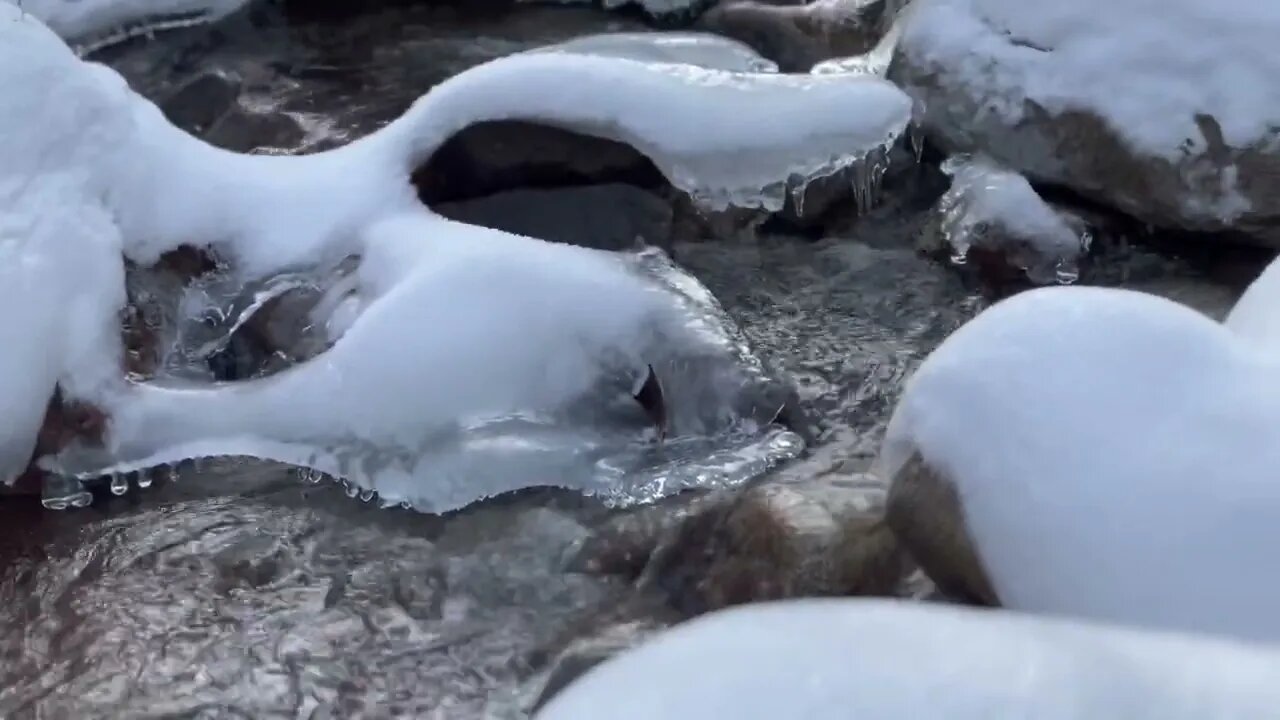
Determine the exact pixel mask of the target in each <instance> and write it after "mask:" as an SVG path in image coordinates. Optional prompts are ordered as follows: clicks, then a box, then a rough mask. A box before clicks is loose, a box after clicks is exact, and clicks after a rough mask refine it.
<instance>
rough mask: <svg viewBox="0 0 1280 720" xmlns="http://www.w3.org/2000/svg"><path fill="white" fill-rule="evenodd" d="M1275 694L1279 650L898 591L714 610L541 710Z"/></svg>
mask: <svg viewBox="0 0 1280 720" xmlns="http://www.w3.org/2000/svg"><path fill="white" fill-rule="evenodd" d="M1278 705H1280V651H1277V650H1275V649H1271V648H1260V647H1252V646H1248V645H1244V644H1237V643H1232V642H1227V641H1222V640H1216V639H1209V638H1201V637H1195V636H1191V635H1175V634H1166V633H1154V632H1140V631H1136V630H1131V629H1126V628H1119V627H1108V626H1104V625H1092V624H1086V623H1080V622H1067V621H1062V620H1050V619H1046V618H1035V617H1029V616H1023V615H1019V614H1015V613H1009V612H1004V611H985V610H973V609H965V608H959V607H954V606H947V605H935V604H923V603H911V602H906V601H893V600H791V601H784V602H774V603H764V604H756V605H747V606H742V607H739V608H734V609H730V610H722V611H719V612H715V613H712V614H710V615H705V616H703V617H701V618H698V619H696V620H692V621H690V622H687V623H684V624H682V625H678V626H676V627H675V628H673V629H670V630H667V631H666V632H664V633H662V634H660V635H658V636H657V637H655V638H653V639H650V640H649V641H648V642H646V643H644V644H643V645H641V646H640V647H639V648H637V649H634V650H631V651H628V652H624V653H623V654H621V655H620V656H618V657H616V658H613V659H612V660H609V661H606V662H605V663H603V664H602V665H599V666H597V667H596V668H593V669H592V670H591V671H589V672H588V673H587V674H586V675H585V676H584V677H582V678H581V679H580V680H578V681H577V682H576V683H574V684H572V685H570V686H569V687H568V688H566V689H565V690H564V691H563V692H562V693H561V694H559V695H557V696H556V697H554V698H553V699H552V700H551V702H549V703H548V704H547V705H546V706H545V707H544V708H543V709H542V710H541V712H539V713H538V714H537V715H536V716H535V717H536V719H537V720H600V719H601V718H609V720H653V719H654V718H681V719H686V718H687V719H690V720H693V719H695V718H697V719H709V718H733V719H734V720H848V719H849V718H904V719H905V718H912V719H914V718H937V719H938V720H991V719H992V718H1036V720H1228V719H1231V720H1235V719H1236V718H1262V717H1270V716H1271V715H1273V714H1274V713H1275V708H1276V707H1277V706H1278Z"/></svg>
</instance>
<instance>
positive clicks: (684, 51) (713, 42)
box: [529, 32, 778, 73]
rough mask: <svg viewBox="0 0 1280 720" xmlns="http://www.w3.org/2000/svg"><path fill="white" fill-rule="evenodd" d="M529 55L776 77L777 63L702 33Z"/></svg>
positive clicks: (566, 45) (617, 38)
mask: <svg viewBox="0 0 1280 720" xmlns="http://www.w3.org/2000/svg"><path fill="white" fill-rule="evenodd" d="M529 52H570V53H578V54H585V55H606V56H616V57H624V58H629V59H631V60H640V61H643V62H658V63H685V64H689V65H697V66H698V67H704V68H708V69H712V70H726V71H729V72H744V73H751V72H760V73H776V72H777V71H778V65H777V63H775V62H773V61H772V60H767V59H765V58H763V57H761V56H760V54H759V53H757V52H756V51H755V50H752V49H751V48H750V47H748V46H746V45H744V44H743V43H740V42H738V41H737V40H732V39H730V38H727V37H723V36H721V35H715V34H712V33H703V32H665V33H651V32H619V33H601V34H599V35H584V36H582V37H577V38H573V39H572V40H568V41H566V42H563V43H559V44H556V45H549V46H547V47H545V48H537V49H535V50H531V51H529Z"/></svg>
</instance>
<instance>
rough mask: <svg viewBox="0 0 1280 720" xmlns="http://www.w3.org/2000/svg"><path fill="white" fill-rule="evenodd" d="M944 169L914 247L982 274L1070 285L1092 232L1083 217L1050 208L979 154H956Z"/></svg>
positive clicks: (1019, 179) (1027, 185)
mask: <svg viewBox="0 0 1280 720" xmlns="http://www.w3.org/2000/svg"><path fill="white" fill-rule="evenodd" d="M942 169H943V171H944V172H946V173H947V174H948V175H950V176H951V178H952V181H951V187H950V188H949V189H948V190H947V192H946V193H944V194H943V195H942V197H941V198H940V199H939V200H938V203H937V205H935V207H934V209H933V213H932V215H931V217H930V221H929V222H928V223H927V224H926V225H925V227H924V228H923V231H922V232H921V234H920V237H919V247H920V248H921V250H923V251H925V252H927V253H930V254H939V255H942V256H944V257H948V258H950V259H951V261H952V262H953V263H955V264H957V265H963V264H968V262H969V261H970V260H974V261H975V264H978V265H981V266H983V267H982V270H983V271H984V274H987V275H996V276H999V277H1001V278H1004V279H1008V278H1009V276H1015V277H1018V278H1020V277H1022V276H1025V277H1026V278H1028V279H1030V281H1031V282H1033V283H1035V284H1037V285H1046V284H1051V283H1071V282H1075V280H1076V279H1077V278H1078V277H1079V275H1080V264H1081V261H1082V259H1083V257H1084V255H1085V254H1086V253H1087V252H1088V250H1089V245H1090V243H1091V242H1092V239H1093V235H1092V232H1091V231H1090V229H1089V227H1088V226H1087V225H1086V224H1085V221H1084V219H1083V218H1081V217H1080V216H1078V215H1075V214H1074V213H1070V212H1067V211H1065V210H1060V209H1057V208H1055V207H1052V206H1050V205H1049V204H1048V203H1047V202H1045V201H1044V200H1043V199H1041V197H1040V196H1039V195H1037V194H1036V192H1035V190H1034V189H1032V187H1031V184H1030V183H1028V182H1027V180H1026V179H1025V178H1023V177H1022V176H1021V175H1019V174H1017V173H1015V172H1011V171H1009V170H1007V169H1005V168H1002V167H1000V166H999V165H997V164H995V163H993V162H991V161H990V160H988V159H986V158H984V157H970V156H966V155H958V156H954V157H952V158H950V159H948V160H947V162H945V163H943V166H942Z"/></svg>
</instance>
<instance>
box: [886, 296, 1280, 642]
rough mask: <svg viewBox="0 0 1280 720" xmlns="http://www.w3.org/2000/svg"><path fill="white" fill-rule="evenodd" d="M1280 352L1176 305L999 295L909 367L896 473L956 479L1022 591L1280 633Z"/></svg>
mask: <svg viewBox="0 0 1280 720" xmlns="http://www.w3.org/2000/svg"><path fill="white" fill-rule="evenodd" d="M1278 378H1280V356H1278V355H1277V354H1276V353H1274V352H1270V348H1269V346H1268V345H1267V344H1266V343H1263V342H1258V341H1256V339H1255V338H1253V337H1250V336H1247V335H1242V334H1240V333H1238V332H1235V331H1233V330H1232V329H1230V328H1227V327H1224V326H1223V325H1221V324H1219V323H1217V322H1214V321H1213V320H1211V319H1210V318H1208V317H1206V316H1204V315H1202V314H1200V313H1198V312H1196V311H1194V310H1192V309H1190V308H1187V307H1185V306H1182V305H1179V304H1177V303H1174V302H1171V301H1169V300H1165V299H1163V298H1159V297H1156V296H1154V295H1147V294H1144V293H1138V292H1132V291H1126V290H1113V289H1102V288H1084V287H1080V288H1050V289H1041V290H1033V291H1030V292H1026V293H1022V294H1020V295H1017V296H1014V297H1013V298H1010V299H1008V300H1005V301H1003V302H1000V303H998V304H996V305H994V306H993V307H991V308H989V309H988V310H986V311H985V312H983V313H982V314H980V315H979V316H978V317H976V318H975V319H973V320H972V321H970V322H969V323H968V324H966V325H965V326H963V327H962V328H960V329H959V330H958V331H957V332H955V333H954V334H953V335H952V336H951V337H949V338H948V339H947V340H946V341H944V342H943V343H942V344H941V345H940V346H939V347H938V348H937V349H936V350H935V351H934V352H933V353H932V354H931V355H930V356H929V357H928V358H927V359H926V360H925V362H924V363H923V364H921V366H920V368H919V369H918V371H917V372H916V373H915V375H914V376H913V377H912V378H911V379H910V381H909V382H908V384H907V387H906V389H905V391H904V392H903V395H902V398H901V400H900V402H899V404H898V408H897V410H896V411H895V413H894V416H893V419H892V421H891V422H890V425H889V429H888V431H887V433H886V437H885V441H884V446H883V449H882V457H881V472H882V473H884V477H892V475H893V474H894V473H895V472H896V471H897V470H898V469H899V468H900V467H901V466H902V464H903V463H904V462H905V460H906V459H907V458H908V456H909V455H910V453H911V452H913V451H915V450H917V449H918V450H919V452H920V453H921V455H922V456H923V458H924V460H925V461H926V463H928V465H929V466H931V467H932V468H934V469H936V470H938V471H939V472H941V473H943V474H944V476H945V477H947V478H949V479H950V480H951V481H953V482H954V483H955V486H956V489H957V491H958V493H959V496H960V499H961V503H962V505H963V510H964V515H965V519H966V521H967V524H968V527H969V531H970V534H971V536H972V538H973V541H974V543H975V545H976V547H977V550H978V553H979V555H980V556H981V559H982V562H983V565H984V566H985V568H986V570H987V573H988V575H989V576H990V579H991V581H992V583H993V584H994V586H995V590H996V592H997V594H998V595H999V597H1000V599H1001V601H1002V602H1003V603H1004V604H1005V605H1006V606H1008V607H1011V608H1015V609H1020V610H1029V611H1043V612H1051V613H1062V614H1067V615H1076V616H1083V617H1089V618H1097V619H1102V620H1111V621H1119V622H1124V623H1131V624H1134V625H1144V626H1156V627H1165V628H1174V629H1182V630H1192V631H1205V632H1216V633H1224V634H1228V635H1234V636H1237V637H1243V638H1251V639H1267V640H1277V639H1280V615H1278V614H1277V613H1276V612H1275V607H1276V605H1277V603H1280V575H1277V574H1275V573H1272V572H1267V571H1266V570H1265V568H1268V567H1270V565H1271V563H1272V562H1273V559H1274V558H1273V556H1274V548H1275V546H1276V543H1277V542H1280V482H1277V481H1276V476H1275V470H1274V468H1276V467H1277V466H1278V465H1280V443H1277V442H1275V434H1276V428H1280V382H1278V381H1277V380H1278Z"/></svg>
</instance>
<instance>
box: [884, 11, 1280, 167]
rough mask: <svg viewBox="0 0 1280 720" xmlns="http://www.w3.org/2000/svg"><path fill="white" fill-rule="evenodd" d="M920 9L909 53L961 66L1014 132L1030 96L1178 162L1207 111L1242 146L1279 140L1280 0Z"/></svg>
mask: <svg viewBox="0 0 1280 720" xmlns="http://www.w3.org/2000/svg"><path fill="white" fill-rule="evenodd" d="M910 12H911V14H912V16H911V18H910V21H909V22H908V23H907V24H906V28H905V29H904V31H903V32H904V34H903V37H902V47H904V48H906V49H907V50H908V51H909V52H910V53H911V54H912V56H913V59H914V61H915V62H917V63H918V64H920V65H924V66H936V67H946V68H956V69H959V71H958V72H959V73H961V74H962V75H963V76H964V77H965V78H967V82H968V83H969V85H970V86H971V87H972V88H973V89H974V92H972V93H970V94H971V95H972V96H975V97H984V98H987V99H988V103H987V106H986V111H987V112H990V113H993V114H996V115H998V116H1000V117H1002V118H1003V119H1004V124H1005V125H1006V126H1013V125H1015V124H1016V123H1017V122H1018V121H1019V120H1021V119H1022V115H1023V113H1024V112H1025V109H1024V108H1025V106H1024V101H1025V100H1033V101H1035V102H1036V103H1038V104H1039V105H1040V106H1042V107H1044V108H1045V109H1046V110H1048V111H1049V112H1050V113H1051V114H1054V115H1057V114H1060V113H1063V112H1068V111H1072V110H1076V111H1088V112H1091V113H1094V114H1096V115H1098V116H1099V117H1101V118H1103V119H1104V120H1105V121H1107V123H1108V124H1110V125H1111V126H1112V128H1114V129H1115V130H1116V131H1118V132H1119V133H1120V134H1121V136H1122V137H1123V138H1124V140H1125V141H1127V142H1128V143H1129V144H1130V145H1131V146H1132V147H1133V148H1134V149H1136V150H1138V151H1140V152H1142V153H1144V154H1147V155H1152V156H1156V157H1162V158H1166V159H1168V160H1171V161H1176V160H1178V159H1179V158H1181V157H1183V156H1184V155H1186V154H1187V153H1188V152H1189V151H1190V152H1193V153H1199V152H1203V151H1204V150H1205V148H1206V147H1207V141H1206V138H1205V137H1204V135H1203V134H1202V132H1201V130H1200V128H1199V127H1198V125H1197V121H1196V119H1197V116H1198V115H1205V116H1211V117H1213V118H1215V119H1216V120H1217V121H1218V124H1219V125H1220V126H1221V129H1222V134H1223V137H1224V139H1225V141H1226V144H1227V145H1229V146H1231V147H1234V148H1244V147H1247V146H1249V145H1252V144H1254V143H1256V142H1258V141H1260V140H1264V139H1266V138H1270V137H1272V136H1273V128H1274V126H1275V124H1276V119H1277V118H1280V87H1277V86H1276V84H1275V83H1274V82H1273V81H1272V78H1274V77H1276V75H1277V74H1278V73H1280V54H1277V53H1276V52H1275V51H1274V43H1275V37H1276V35H1277V34H1278V33H1280V4H1277V3H1271V2H1259V1H1258V0H1223V1H1222V2H1215V3H1206V2H1203V1H1202V0H1082V1H1080V2H1071V3H1040V2H1025V0H917V1H916V2H915V3H914V7H913V8H912V9H911V10H910Z"/></svg>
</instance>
